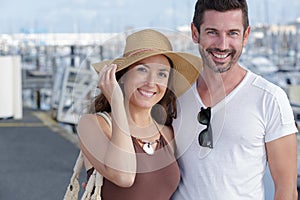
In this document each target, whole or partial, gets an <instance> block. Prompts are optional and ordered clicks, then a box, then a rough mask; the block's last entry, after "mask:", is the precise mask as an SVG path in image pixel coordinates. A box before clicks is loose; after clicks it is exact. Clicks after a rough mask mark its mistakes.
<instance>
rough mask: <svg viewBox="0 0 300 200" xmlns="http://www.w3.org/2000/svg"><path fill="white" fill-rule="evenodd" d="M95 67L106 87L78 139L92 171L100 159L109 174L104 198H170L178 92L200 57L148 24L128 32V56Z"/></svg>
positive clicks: (175, 182)
mask: <svg viewBox="0 0 300 200" xmlns="http://www.w3.org/2000/svg"><path fill="white" fill-rule="evenodd" d="M93 66H94V68H95V69H96V71H97V72H99V88H100V89H101V92H102V93H101V94H100V95H99V96H98V97H97V98H96V99H95V101H94V113H97V114H98V115H95V114H87V115H85V116H83V117H82V118H81V119H80V121H79V125H78V129H79V143H80V147H81V150H82V152H83V153H84V155H85V156H86V158H87V160H86V167H87V169H89V170H88V172H91V171H92V170H93V168H92V166H93V167H94V168H95V169H96V170H97V171H98V172H100V173H101V174H102V175H103V176H104V182H103V186H102V198H103V200H112V199H118V200H119V199H123V200H124V199H125V200H126V199H130V200H135V199H146V200H147V199H149V200H150V199H151V200H153V199H158V200H159V199H161V200H167V199H170V197H171V195H172V194H173V192H174V191H175V190H176V187H177V185H178V183H179V179H180V173H179V168H178V165H177V162H176V158H175V156H174V147H175V146H174V140H173V139H174V133H173V129H172V126H171V124H172V120H173V119H174V118H176V114H177V110H176V98H177V97H178V96H179V95H181V94H183V92H185V91H186V90H187V89H188V88H189V87H190V85H191V84H192V83H193V82H194V81H195V80H196V78H197V77H198V75H199V71H200V68H201V67H202V62H201V60H200V58H198V57H196V56H193V55H191V54H188V53H179V52H173V51H172V46H171V44H170V42H169V40H168V39H167V37H166V36H164V35H163V34H161V33H159V32H157V31H154V30H150V29H146V30H142V31H139V32H136V33H133V34H131V35H129V36H128V37H127V39H126V46H125V49H124V54H123V57H121V58H117V59H114V60H112V61H105V62H101V63H96V64H94V65H93ZM105 113H108V114H106V115H107V116H109V117H110V118H111V121H112V125H111V126H110V125H109V123H107V121H106V120H105V117H103V114H105ZM89 162H90V163H91V165H90V164H88V163H89Z"/></svg>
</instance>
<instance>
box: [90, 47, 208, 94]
mask: <svg viewBox="0 0 300 200" xmlns="http://www.w3.org/2000/svg"><path fill="white" fill-rule="evenodd" d="M155 55H165V56H167V57H168V58H170V60H171V61H172V63H173V70H174V79H173V87H174V91H173V92H174V93H175V95H176V96H177V97H179V96H180V95H182V94H183V93H184V92H185V91H186V90H188V89H189V88H190V87H191V85H192V84H193V83H194V82H195V80H196V79H197V77H198V76H199V74H200V72H201V70H202V65H203V64H202V60H201V59H200V58H199V57H198V56H195V55H192V54H189V53H183V52H174V51H160V50H151V51H143V52H140V53H136V54H134V55H131V56H127V57H121V58H116V59H114V60H106V61H102V62H99V63H94V64H92V66H93V67H94V69H95V70H96V71H97V72H99V71H101V69H102V68H103V67H104V66H105V65H110V64H116V65H117V71H120V70H122V69H125V68H127V67H129V66H131V65H132V64H134V63H136V62H138V61H140V60H143V59H145V58H148V57H151V56H155Z"/></svg>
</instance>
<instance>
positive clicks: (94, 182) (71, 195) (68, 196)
mask: <svg viewBox="0 0 300 200" xmlns="http://www.w3.org/2000/svg"><path fill="white" fill-rule="evenodd" d="M96 114H97V115H100V116H102V117H103V118H104V119H105V120H106V122H107V123H108V124H109V126H110V127H111V118H110V116H109V114H108V113H107V112H103V113H96ZM83 162H84V159H83V154H82V152H81V151H80V152H79V155H78V157H77V160H76V163H75V166H74V168H73V175H72V177H71V179H70V183H69V185H68V187H67V190H66V193H65V196H64V199H63V200H78V193H79V191H80V185H79V181H78V177H79V174H80V171H81V169H82V166H83ZM102 185H103V176H102V175H101V174H100V173H99V172H97V171H96V170H94V171H93V174H92V175H91V176H90V178H89V180H88V182H87V185H86V188H85V191H84V193H83V195H82V197H81V200H101V188H102ZM93 189H94V193H93V194H92V191H93Z"/></svg>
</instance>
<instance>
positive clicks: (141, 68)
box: [137, 67, 147, 72]
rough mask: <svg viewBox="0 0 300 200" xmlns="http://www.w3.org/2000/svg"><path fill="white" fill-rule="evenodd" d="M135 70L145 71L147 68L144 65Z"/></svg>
mask: <svg viewBox="0 0 300 200" xmlns="http://www.w3.org/2000/svg"><path fill="white" fill-rule="evenodd" d="M137 71H139V72H147V69H146V67H138V68H137Z"/></svg>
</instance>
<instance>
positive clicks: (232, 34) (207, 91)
mask: <svg viewBox="0 0 300 200" xmlns="http://www.w3.org/2000/svg"><path fill="white" fill-rule="evenodd" d="M191 31H192V39H193V41H194V42H195V43H196V44H197V45H198V48H199V52H200V54H201V57H202V59H203V71H202V72H201V75H200V76H199V78H198V79H197V81H196V83H195V84H194V85H193V86H192V88H191V89H190V90H189V91H187V92H186V93H185V94H184V95H183V96H181V97H180V98H179V100H178V106H179V109H178V110H179V113H178V117H177V120H176V121H175V122H174V123H173V125H174V129H175V134H176V138H175V139H176V143H177V153H178V157H179V159H178V161H179V165H180V168H181V182H180V185H179V187H178V189H177V191H176V192H175V194H174V195H173V198H172V199H173V200H193V199H195V200H202V199H203V200H223V199H224V200H235V199H237V200H244V199H249V200H250V199H251V200H262V199H264V186H263V176H264V172H265V170H266V165H267V162H268V164H269V167H270V171H271V174H272V178H273V180H274V185H275V194H274V199H276V200H283V199H284V200H296V199H297V141H296V135H295V133H296V132H297V129H296V127H295V122H294V118H293V117H294V116H293V113H292V109H291V107H290V104H289V101H288V98H287V96H286V94H285V93H284V91H283V90H282V89H281V88H279V87H278V86H275V85H274V84H272V83H270V82H268V81H267V80H265V79H263V78H262V77H260V76H258V75H256V74H254V73H252V72H251V71H249V70H246V69H245V68H243V67H242V66H240V64H239V63H238V60H239V58H240V55H241V54H242V50H243V47H244V46H245V45H246V43H247V40H248V36H249V34H250V27H249V20H248V8H247V2H246V0H198V1H197V3H196V6H195V13H194V18H193V22H192V24H191ZM199 111H200V112H199Z"/></svg>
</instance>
